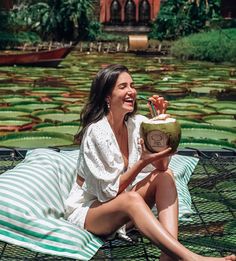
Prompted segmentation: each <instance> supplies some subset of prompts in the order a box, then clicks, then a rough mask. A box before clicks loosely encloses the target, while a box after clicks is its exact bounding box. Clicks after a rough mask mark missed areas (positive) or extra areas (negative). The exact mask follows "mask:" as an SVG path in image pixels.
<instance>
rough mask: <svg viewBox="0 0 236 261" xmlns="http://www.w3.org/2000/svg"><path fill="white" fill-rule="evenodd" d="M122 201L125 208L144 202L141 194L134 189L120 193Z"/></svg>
mask: <svg viewBox="0 0 236 261" xmlns="http://www.w3.org/2000/svg"><path fill="white" fill-rule="evenodd" d="M121 196H122V202H123V206H124V208H125V209H127V210H128V209H130V208H133V207H138V206H139V205H142V204H144V203H145V201H144V199H143V198H142V196H141V195H140V194H139V193H138V192H136V191H129V192H125V193H123V194H121Z"/></svg>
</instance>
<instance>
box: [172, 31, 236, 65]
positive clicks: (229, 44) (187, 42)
mask: <svg viewBox="0 0 236 261" xmlns="http://www.w3.org/2000/svg"><path fill="white" fill-rule="evenodd" d="M235 42H236V29H224V30H222V29H219V30H213V31H210V32H204V33H197V34H193V35H190V36H187V37H183V38H181V39H179V40H177V41H176V42H174V43H173V45H172V48H171V52H172V54H173V55H174V56H175V57H177V58H181V59H193V60H202V61H211V62H236V44H235Z"/></svg>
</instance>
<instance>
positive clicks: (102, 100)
mask: <svg viewBox="0 0 236 261" xmlns="http://www.w3.org/2000/svg"><path fill="white" fill-rule="evenodd" d="M123 72H127V73H129V70H128V68H127V67H126V66H124V65H120V64H114V65H109V66H107V67H105V68H103V69H102V70H100V71H99V72H98V73H97V75H96V77H95V78H94V80H93V81H92V85H91V89H90V94H89V98H88V101H87V103H86V104H85V106H84V108H83V109H82V111H81V114H80V123H81V127H80V129H79V132H78V133H77V134H76V135H75V137H74V141H75V144H79V145H80V144H81V141H82V138H83V135H84V133H85V131H86V129H87V128H88V126H89V125H90V124H91V123H94V122H97V121H99V120H100V119H102V118H103V117H104V116H105V115H107V114H108V112H109V109H108V107H107V103H106V98H107V97H108V96H109V95H110V94H111V92H112V90H113V88H114V87H115V84H116V81H117V79H118V77H119V75H120V74H121V73H123ZM136 110H137V104H136V102H135V106H134V110H133V112H132V113H129V114H128V116H132V115H133V114H135V113H136Z"/></svg>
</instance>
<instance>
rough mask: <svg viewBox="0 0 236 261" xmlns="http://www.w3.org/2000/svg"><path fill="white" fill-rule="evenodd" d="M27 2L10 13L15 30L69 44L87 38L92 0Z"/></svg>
mask: <svg viewBox="0 0 236 261" xmlns="http://www.w3.org/2000/svg"><path fill="white" fill-rule="evenodd" d="M25 2H26V1H25ZM27 2H28V3H24V4H21V5H19V6H18V7H17V8H15V9H14V10H12V11H11V13H10V23H11V25H12V26H13V27H14V28H15V30H16V31H18V30H19V29H21V30H33V31H35V32H37V33H38V34H39V35H41V36H42V38H43V39H44V40H58V41H62V40H67V41H68V40H75V39H77V38H79V39H86V38H87V37H88V34H89V31H88V28H89V25H90V22H91V15H92V10H93V1H92V0H47V1H46V0H45V1H27Z"/></svg>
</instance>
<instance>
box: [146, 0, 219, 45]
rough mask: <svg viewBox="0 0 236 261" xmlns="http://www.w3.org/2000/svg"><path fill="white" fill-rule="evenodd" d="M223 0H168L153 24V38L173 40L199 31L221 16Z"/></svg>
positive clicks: (163, 4) (151, 35)
mask: <svg viewBox="0 0 236 261" xmlns="http://www.w3.org/2000/svg"><path fill="white" fill-rule="evenodd" d="M220 2H221V0H168V1H165V2H163V3H162V5H161V9H160V12H159V14H158V17H157V19H156V20H155V21H154V23H153V24H152V32H151V34H150V37H151V38H154V39H159V40H163V39H168V40H173V39H176V38H179V37H182V36H186V35H189V34H191V33H195V32H199V31H201V30H202V29H203V28H205V27H206V26H207V25H208V24H209V23H210V22H211V20H213V19H217V18H219V17H220Z"/></svg>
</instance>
